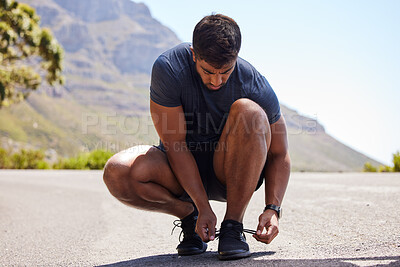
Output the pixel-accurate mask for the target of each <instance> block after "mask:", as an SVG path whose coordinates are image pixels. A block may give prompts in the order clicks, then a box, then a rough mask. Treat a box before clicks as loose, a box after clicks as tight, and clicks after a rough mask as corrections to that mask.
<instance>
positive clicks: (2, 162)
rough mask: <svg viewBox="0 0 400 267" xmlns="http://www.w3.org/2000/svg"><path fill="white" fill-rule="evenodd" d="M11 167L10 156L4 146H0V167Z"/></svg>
mask: <svg viewBox="0 0 400 267" xmlns="http://www.w3.org/2000/svg"><path fill="white" fill-rule="evenodd" d="M10 167H11V161H10V157H9V155H8V153H7V151H6V150H5V149H4V148H1V147H0V169H8V168H10Z"/></svg>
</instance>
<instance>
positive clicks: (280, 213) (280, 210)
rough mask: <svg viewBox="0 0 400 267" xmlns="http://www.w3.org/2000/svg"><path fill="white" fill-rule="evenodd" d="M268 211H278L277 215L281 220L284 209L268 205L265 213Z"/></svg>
mask: <svg viewBox="0 0 400 267" xmlns="http://www.w3.org/2000/svg"><path fill="white" fill-rule="evenodd" d="M266 210H274V211H276V213H277V214H278V219H280V218H281V217H282V208H281V207H279V206H277V205H274V204H268V205H267V206H265V208H264V211H266Z"/></svg>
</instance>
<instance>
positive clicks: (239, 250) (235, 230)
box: [218, 220, 251, 260]
mask: <svg viewBox="0 0 400 267" xmlns="http://www.w3.org/2000/svg"><path fill="white" fill-rule="evenodd" d="M250 254H251V253H250V250H249V245H247V243H246V237H245V236H244V234H243V224H242V223H240V222H237V221H234V220H226V221H223V222H222V224H221V230H220V232H219V244H218V258H219V259H220V260H236V259H241V258H246V257H249V256H250Z"/></svg>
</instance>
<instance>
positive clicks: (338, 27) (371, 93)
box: [141, 0, 400, 164]
mask: <svg viewBox="0 0 400 267" xmlns="http://www.w3.org/2000/svg"><path fill="white" fill-rule="evenodd" d="M141 2H143V3H145V4H146V5H147V6H148V7H149V8H150V11H151V13H152V15H153V17H154V18H156V19H157V20H158V21H160V22H161V23H162V24H164V25H166V26H168V27H169V28H170V29H171V30H173V31H174V32H175V33H176V34H177V35H178V37H179V38H180V39H181V40H182V41H188V42H190V41H191V36H192V31H193V28H194V26H195V25H196V23H197V22H198V21H199V20H200V19H201V18H202V17H203V16H205V15H209V14H211V13H212V12H216V13H223V14H226V15H228V16H231V17H232V18H234V19H235V20H236V22H237V23H238V24H239V26H240V28H241V31H242V38H243V43H242V50H241V52H240V54H239V55H240V56H241V57H242V58H244V59H246V60H247V61H249V62H250V63H251V64H253V65H254V66H255V67H256V68H257V69H258V70H259V71H260V72H261V73H262V74H263V75H264V76H265V77H266V78H267V79H268V81H269V82H270V84H271V85H272V87H273V88H274V90H275V92H276V94H277V95H278V98H279V100H280V101H281V103H283V104H285V105H287V106H288V107H290V108H293V109H295V110H297V111H298V112H299V113H301V114H304V115H307V116H310V117H313V118H316V119H318V121H319V122H320V123H321V124H322V125H323V126H324V127H325V129H326V131H327V133H328V134H330V135H332V136H333V137H335V138H336V139H338V140H339V141H341V142H343V143H344V144H346V145H348V146H350V147H352V148H354V149H356V150H358V151H360V152H362V153H364V154H366V155H368V156H370V157H372V158H374V159H377V160H379V161H381V162H383V163H385V164H391V160H392V154H393V153H395V152H396V151H398V150H400V80H399V79H400V30H399V28H400V16H399V14H400V1H397V0H381V1H378V0H375V1H370V0H347V1H345V0H335V1H328V0H302V1H294V0H285V1H271V0H257V1H251V0H249V1H247V2H244V1H240V2H239V1H234V0H231V1H228V0H220V1H210V0H203V1H196V2H194V1H173V0H170V1H165V0H145V1H141Z"/></svg>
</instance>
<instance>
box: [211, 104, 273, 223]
mask: <svg viewBox="0 0 400 267" xmlns="http://www.w3.org/2000/svg"><path fill="white" fill-rule="evenodd" d="M219 143H220V146H219V147H222V148H224V149H221V150H219V151H216V152H215V154H214V170H215V173H216V175H217V177H218V179H219V180H220V181H221V182H222V183H223V184H225V185H226V188H227V210H226V214H225V218H224V219H225V220H235V221H238V222H242V221H243V217H244V213H245V211H246V208H247V205H248V203H249V201H250V199H251V197H252V195H253V193H254V190H255V188H256V186H257V182H258V180H259V178H260V174H261V172H262V169H263V167H264V164H265V161H266V158H267V152H268V148H269V145H270V143H271V134H270V126H269V122H268V118H267V115H266V113H265V112H264V110H263V109H262V108H261V107H260V106H259V105H258V104H257V103H255V102H253V101H251V100H250V99H245V98H243V99H239V100H237V101H236V102H235V103H233V105H232V107H231V110H230V112H229V116H228V119H227V123H226V124H225V127H224V129H223V132H222V135H221V137H220V140H219Z"/></svg>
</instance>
